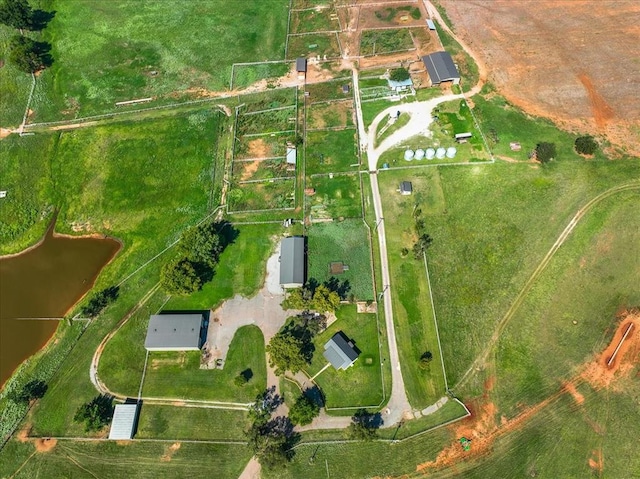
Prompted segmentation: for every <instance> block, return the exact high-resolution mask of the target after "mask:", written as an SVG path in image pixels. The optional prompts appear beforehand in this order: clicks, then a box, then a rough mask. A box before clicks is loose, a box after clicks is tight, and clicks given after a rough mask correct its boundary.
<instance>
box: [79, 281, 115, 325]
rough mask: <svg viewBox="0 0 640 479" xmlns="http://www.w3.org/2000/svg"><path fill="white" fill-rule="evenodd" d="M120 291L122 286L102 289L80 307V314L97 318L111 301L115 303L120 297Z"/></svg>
mask: <svg viewBox="0 0 640 479" xmlns="http://www.w3.org/2000/svg"><path fill="white" fill-rule="evenodd" d="M119 293H120V286H110V287H108V288H105V289H103V290H102V291H99V292H97V293H96V294H94V295H93V296H92V297H91V299H90V300H89V302H88V303H87V304H85V305H84V306H82V308H80V314H81V315H82V316H84V317H89V318H95V317H96V316H98V315H99V314H100V313H101V312H102V311H103V310H104V308H106V307H107V306H108V305H109V304H110V303H113V302H114V301H115V300H116V299H118V294H119Z"/></svg>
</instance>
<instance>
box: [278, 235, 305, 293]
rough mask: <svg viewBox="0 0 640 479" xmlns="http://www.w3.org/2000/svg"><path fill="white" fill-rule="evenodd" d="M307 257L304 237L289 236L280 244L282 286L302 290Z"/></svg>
mask: <svg viewBox="0 0 640 479" xmlns="http://www.w3.org/2000/svg"><path fill="white" fill-rule="evenodd" d="M306 269H307V265H306V255H305V251H304V237H303V236H289V237H287V238H284V239H283V240H282V242H281V243H280V285H281V286H282V287H283V288H301V287H302V286H303V285H304V283H305V279H306V278H305V275H306Z"/></svg>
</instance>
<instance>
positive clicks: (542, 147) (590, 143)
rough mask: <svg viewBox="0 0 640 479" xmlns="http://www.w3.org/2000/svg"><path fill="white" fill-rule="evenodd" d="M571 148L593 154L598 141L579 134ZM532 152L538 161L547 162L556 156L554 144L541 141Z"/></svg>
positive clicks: (577, 151)
mask: <svg viewBox="0 0 640 479" xmlns="http://www.w3.org/2000/svg"><path fill="white" fill-rule="evenodd" d="M573 148H574V149H575V150H576V153H578V154H580V155H593V154H594V153H595V152H596V151H597V150H598V142H597V141H596V139H595V138H594V137H593V136H591V135H584V136H579V137H578V138H576V141H575V142H574V143H573ZM534 152H535V157H536V159H537V160H538V161H539V162H540V163H543V164H544V163H548V162H549V161H551V160H553V159H554V158H555V157H556V144H555V143H549V142H546V141H542V142H540V143H538V144H537V145H536V148H535V150H534Z"/></svg>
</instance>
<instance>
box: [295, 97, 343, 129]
mask: <svg viewBox="0 0 640 479" xmlns="http://www.w3.org/2000/svg"><path fill="white" fill-rule="evenodd" d="M353 115H354V113H353V102H352V101H351V99H349V100H345V101H335V102H326V103H314V104H312V105H311V106H310V107H309V108H308V109H307V131H309V130H321V129H325V128H336V129H338V128H347V127H353V126H354V120H353Z"/></svg>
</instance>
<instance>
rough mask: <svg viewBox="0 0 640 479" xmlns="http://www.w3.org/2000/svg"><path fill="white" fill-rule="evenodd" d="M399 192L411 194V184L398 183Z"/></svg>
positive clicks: (408, 182)
mask: <svg viewBox="0 0 640 479" xmlns="http://www.w3.org/2000/svg"><path fill="white" fill-rule="evenodd" d="M400 191H401V192H405V191H407V192H409V193H411V192H412V191H413V185H412V184H411V182H410V181H403V182H402V183H400Z"/></svg>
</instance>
